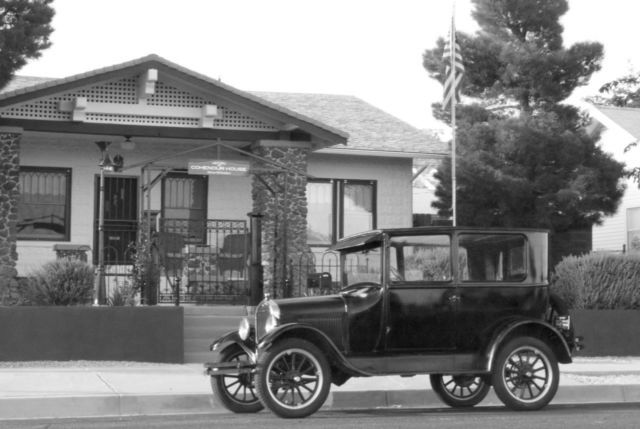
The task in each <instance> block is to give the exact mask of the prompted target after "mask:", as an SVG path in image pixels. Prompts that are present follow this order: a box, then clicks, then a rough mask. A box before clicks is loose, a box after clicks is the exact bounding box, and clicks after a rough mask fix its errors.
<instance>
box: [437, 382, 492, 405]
mask: <svg viewBox="0 0 640 429" xmlns="http://www.w3.org/2000/svg"><path fill="white" fill-rule="evenodd" d="M429 380H430V381H431V388H432V389H433V391H434V392H435V393H436V395H438V397H439V398H440V400H442V402H444V403H445V404H447V405H449V406H450V407H454V408H466V407H473V406H475V405H478V404H479V403H480V402H482V400H483V399H484V398H485V397H486V396H487V394H488V393H489V390H490V389H491V387H490V386H489V384H487V382H486V381H485V379H484V378H483V377H481V376H479V375H474V374H458V375H445V374H431V375H430V376H429Z"/></svg>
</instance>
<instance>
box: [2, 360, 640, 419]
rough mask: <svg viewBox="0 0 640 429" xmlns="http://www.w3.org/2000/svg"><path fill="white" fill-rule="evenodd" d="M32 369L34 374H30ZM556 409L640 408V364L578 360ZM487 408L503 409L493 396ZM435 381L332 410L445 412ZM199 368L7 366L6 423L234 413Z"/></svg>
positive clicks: (386, 380)
mask: <svg viewBox="0 0 640 429" xmlns="http://www.w3.org/2000/svg"><path fill="white" fill-rule="evenodd" d="M29 365H32V366H29ZM560 370H561V378H560V387H559V389H558V394H557V395H556V397H555V399H554V401H553V403H555V404H562V403H564V404H569V403H602V402H638V403H640V358H638V357H633V358H618V357H616V358H576V359H575V361H574V363H573V364H570V365H561V366H560ZM481 405H501V403H500V402H499V400H498V399H497V398H496V397H495V395H494V394H493V392H491V393H490V394H489V396H488V397H487V398H486V399H485V400H484V401H483V402H482V404H481ZM444 406H445V405H444V404H443V403H442V402H440V401H439V400H438V399H437V397H436V396H435V394H434V393H433V392H432V391H431V389H430V386H429V380H428V376H415V377H411V378H402V377H397V376H387V377H373V378H354V379H351V380H349V381H348V382H347V383H345V384H344V385H343V386H340V387H336V386H332V388H331V393H330V395H329V398H328V399H327V402H326V404H325V408H327V409H347V408H351V409H362V408H364V409H366V408H379V407H444ZM226 412H228V411H227V410H226V409H224V408H221V407H220V406H218V405H216V404H215V403H214V402H213V399H212V395H211V387H210V384H209V378H208V377H207V376H205V375H204V369H203V367H202V365H199V364H188V365H166V364H147V363H131V362H128V363H104V364H102V363H99V362H91V363H86V362H77V363H60V364H56V363H42V364H24V365H23V366H21V367H18V368H16V367H12V368H8V367H2V366H0V420H2V419H21V418H22V419H25V418H49V417H97V416H125V415H158V414H182V413H226Z"/></svg>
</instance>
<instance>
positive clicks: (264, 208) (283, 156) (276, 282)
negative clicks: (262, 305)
mask: <svg viewBox="0 0 640 429" xmlns="http://www.w3.org/2000/svg"><path fill="white" fill-rule="evenodd" d="M310 150H311V145H310V144H308V143H305V142H290V141H280V140H262V141H259V142H257V143H256V144H255V145H254V147H253V153H254V154H256V155H258V156H260V157H263V158H266V159H268V160H272V161H276V162H278V163H280V164H282V165H284V166H286V167H287V168H288V169H293V170H296V171H299V172H303V173H306V171H307V158H308V154H309V151H310ZM252 171H253V172H254V175H253V178H252V199H253V212H254V213H260V214H262V215H263V216H264V217H263V219H262V261H263V268H264V292H266V293H269V294H271V296H272V297H277V298H282V297H289V296H298V295H300V292H301V291H303V289H301V286H302V285H303V284H306V271H305V270H304V269H301V267H306V265H308V260H309V254H310V252H309V246H308V245H307V197H306V189H307V177H306V175H304V174H296V173H294V172H292V171H291V170H287V169H279V168H278V167H276V166H274V165H270V164H268V163H265V162H264V161H260V160H257V159H253V160H252ZM285 263H286V265H285ZM301 271H304V273H301Z"/></svg>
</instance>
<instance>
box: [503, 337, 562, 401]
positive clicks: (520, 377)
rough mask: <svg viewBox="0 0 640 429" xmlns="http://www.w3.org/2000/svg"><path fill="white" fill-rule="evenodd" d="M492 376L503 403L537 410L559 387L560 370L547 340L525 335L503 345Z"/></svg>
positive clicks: (549, 399)
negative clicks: (546, 342)
mask: <svg viewBox="0 0 640 429" xmlns="http://www.w3.org/2000/svg"><path fill="white" fill-rule="evenodd" d="M491 377H492V384H493V389H494V390H495V392H496V395H498V398H500V400H501V401H502V403H503V404H505V405H506V406H507V407H509V408H511V409H512V410H516V411H533V410H539V409H540V408H542V407H544V406H545V405H547V404H548V403H549V402H551V400H552V399H553V397H554V396H555V394H556V391H557V390H558V381H559V379H560V371H559V370H558V362H557V359H556V357H555V355H554V353H553V352H552V351H551V349H550V348H549V346H547V344H545V343H544V342H543V341H541V340H539V339H537V338H532V337H521V338H515V339H513V340H511V341H509V342H508V343H507V344H505V346H504V347H502V348H501V349H500V352H499V353H498V355H497V357H496V360H495V364H494V367H493V373H492V375H491Z"/></svg>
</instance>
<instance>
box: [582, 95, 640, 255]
mask: <svg viewBox="0 0 640 429" xmlns="http://www.w3.org/2000/svg"><path fill="white" fill-rule="evenodd" d="M589 112H590V114H591V115H592V116H593V118H594V119H596V120H597V121H598V122H600V124H602V125H603V126H604V127H605V129H604V130H603V132H602V137H601V140H600V145H601V147H602V148H603V150H604V151H605V152H608V153H611V154H612V155H613V157H614V158H615V159H617V160H618V161H621V162H624V163H625V164H626V167H627V168H628V169H631V168H634V167H640V147H629V145H630V144H632V143H635V142H637V141H638V139H640V109H635V108H620V107H610V106H600V105H594V106H591V108H590V109H589ZM625 184H626V191H625V194H624V197H623V198H622V201H621V203H620V206H619V208H618V211H617V213H616V214H615V215H613V216H610V217H607V218H605V219H604V222H603V223H602V225H597V226H594V227H593V250H594V251H596V252H599V251H606V252H622V251H628V252H638V251H640V189H639V188H638V183H637V182H635V181H633V180H631V179H627V180H625Z"/></svg>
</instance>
